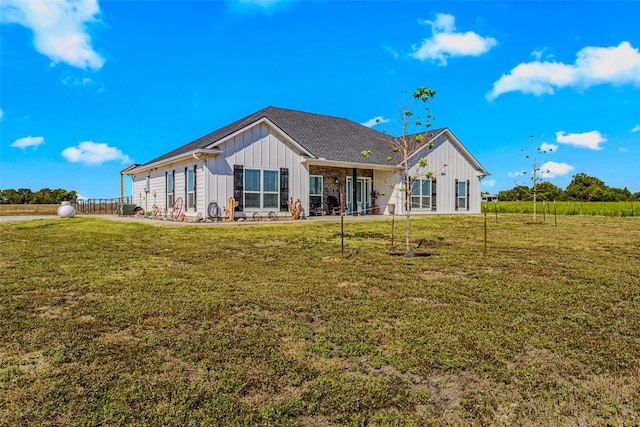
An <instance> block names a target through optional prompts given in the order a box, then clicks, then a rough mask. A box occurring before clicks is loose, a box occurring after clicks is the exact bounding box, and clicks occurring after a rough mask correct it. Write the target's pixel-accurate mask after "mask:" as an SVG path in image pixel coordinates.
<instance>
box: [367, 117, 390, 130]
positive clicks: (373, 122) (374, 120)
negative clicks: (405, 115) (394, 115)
mask: <svg viewBox="0 0 640 427" xmlns="http://www.w3.org/2000/svg"><path fill="white" fill-rule="evenodd" d="M390 121H391V120H389V119H385V118H384V117H382V116H378V117H374V118H372V119H369V120H367V121H366V122H364V123H361V125H362V126H366V127H368V128H370V127H373V126H375V125H377V124H380V123H389V122H390Z"/></svg>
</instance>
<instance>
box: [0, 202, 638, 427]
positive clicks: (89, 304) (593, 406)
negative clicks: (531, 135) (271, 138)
mask: <svg viewBox="0 0 640 427" xmlns="http://www.w3.org/2000/svg"><path fill="white" fill-rule="evenodd" d="M530 221H531V217H530V215H514V214H502V215H500V220H499V222H497V223H496V222H494V221H487V227H488V229H487V237H488V239H487V249H486V256H485V255H484V244H483V236H484V229H483V218H482V217H481V216H465V217H462V216H430V217H426V218H417V219H415V220H413V221H412V246H413V248H414V249H415V250H416V251H428V252H430V253H431V254H432V256H429V257H420V258H418V257H402V256H390V255H389V252H391V251H392V249H391V248H390V240H389V236H390V231H391V222H390V221H387V220H380V221H371V222H369V221H367V222H364V221H362V222H361V221H347V222H346V224H345V232H346V236H345V251H344V255H343V254H342V253H341V246H340V241H341V239H340V225H339V224H338V223H335V222H318V223H314V222H312V221H299V222H296V223H284V222H280V223H261V224H244V225H239V226H234V225H232V226H221V225H208V226H184V227H167V226H161V225H159V222H154V221H152V220H149V222H148V223H140V222H126V221H125V222H118V221H110V220H106V219H100V218H72V219H66V220H63V219H58V218H52V219H50V220H38V221H29V222H21V223H2V224H0V235H1V236H2V245H0V269H1V271H2V274H1V275H0V342H1V343H2V345H1V346H0V425H1V426H17V425H19V426H31V425H33V426H62V425H78V426H87V425H90V426H97V425H109V426H111V425H132V426H143V425H149V426H156V425H163V426H173V425H175V426H196V425H212V426H213V425H215V426H218V425H220V426H222V425H232V426H234V425H247V426H254V425H256V426H342V425H345V426H425V425H426V426H428V425H433V426H442V425H611V426H614V425H616V426H623V425H625V426H626V425H638V424H640V246H639V243H638V242H640V218H637V217H597V218H595V217H590V216H566V217H563V218H562V220H561V221H560V220H559V221H558V225H557V226H554V225H552V224H532V223H531V222H530ZM403 229H404V222H403V221H402V220H400V219H399V220H397V229H396V240H401V238H399V235H400V234H402V232H403ZM418 246H419V248H418ZM398 249H399V248H396V249H395V250H398Z"/></svg>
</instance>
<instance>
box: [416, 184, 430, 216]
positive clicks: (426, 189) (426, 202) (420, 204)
mask: <svg viewBox="0 0 640 427" xmlns="http://www.w3.org/2000/svg"><path fill="white" fill-rule="evenodd" d="M411 209H431V180H430V179H416V180H414V181H413V184H411Z"/></svg>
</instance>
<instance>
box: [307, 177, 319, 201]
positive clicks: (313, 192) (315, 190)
mask: <svg viewBox="0 0 640 427" xmlns="http://www.w3.org/2000/svg"><path fill="white" fill-rule="evenodd" d="M309 202H310V203H311V206H312V207H316V208H320V207H322V177H321V176H316V175H312V176H311V177H309Z"/></svg>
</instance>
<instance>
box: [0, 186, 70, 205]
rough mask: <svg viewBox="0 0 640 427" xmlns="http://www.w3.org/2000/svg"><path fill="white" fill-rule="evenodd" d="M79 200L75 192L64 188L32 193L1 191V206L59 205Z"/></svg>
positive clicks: (10, 190)
mask: <svg viewBox="0 0 640 427" xmlns="http://www.w3.org/2000/svg"><path fill="white" fill-rule="evenodd" d="M77 198H78V194H77V193H76V192H75V190H71V191H67V190H65V189H63V188H56V189H55V190H52V189H50V188H42V189H40V190H38V191H35V192H34V191H31V190H30V189H29V188H18V189H17V190H16V189H13V188H9V189H7V190H0V204H7V205H23V204H25V203H26V204H57V203H61V202H64V201H73V200H76V199H77Z"/></svg>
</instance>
